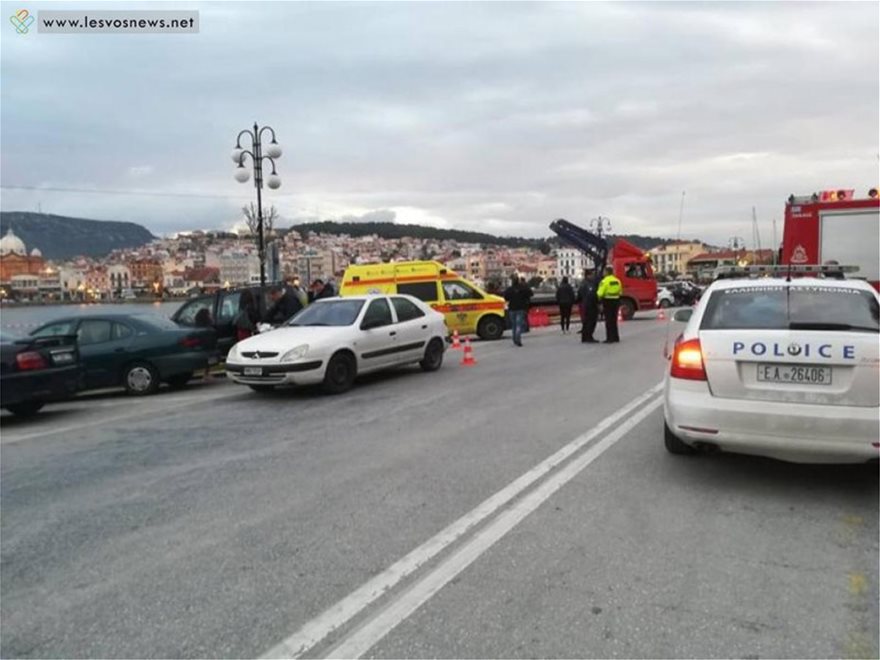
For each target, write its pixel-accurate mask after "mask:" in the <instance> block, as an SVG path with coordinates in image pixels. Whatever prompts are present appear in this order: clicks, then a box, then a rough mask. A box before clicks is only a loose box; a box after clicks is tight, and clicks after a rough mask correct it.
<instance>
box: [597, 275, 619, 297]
mask: <svg viewBox="0 0 880 660" xmlns="http://www.w3.org/2000/svg"><path fill="white" fill-rule="evenodd" d="M622 290H623V285H622V284H621V283H620V280H619V279H617V278H616V277H615V276H614V275H606V276H605V277H603V278H602V281H601V282H599V290H598V291H596V297H597V298H598V299H599V300H604V299H608V300H617V299H618V298H620V292H621V291H622Z"/></svg>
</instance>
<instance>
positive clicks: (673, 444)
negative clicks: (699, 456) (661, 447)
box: [663, 422, 697, 455]
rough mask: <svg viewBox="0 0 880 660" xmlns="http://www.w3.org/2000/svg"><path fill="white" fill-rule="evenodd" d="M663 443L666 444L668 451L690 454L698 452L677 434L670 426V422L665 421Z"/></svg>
mask: <svg viewBox="0 0 880 660" xmlns="http://www.w3.org/2000/svg"><path fill="white" fill-rule="evenodd" d="M663 444H665V445H666V451H668V452H669V453H670V454H679V455H690V454H696V453H697V450H696V449H694V448H693V447H691V446H690V445H689V444H686V443H685V442H682V440H681V439H680V438H679V437H678V436H677V435H675V434H674V433H673V432H672V430H671V429H670V428H669V424H667V423H666V422H663Z"/></svg>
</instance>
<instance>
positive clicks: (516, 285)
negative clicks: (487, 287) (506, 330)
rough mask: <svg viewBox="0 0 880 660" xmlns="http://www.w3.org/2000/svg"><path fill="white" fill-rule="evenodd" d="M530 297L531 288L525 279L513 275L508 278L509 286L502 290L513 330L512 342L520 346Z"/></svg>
mask: <svg viewBox="0 0 880 660" xmlns="http://www.w3.org/2000/svg"><path fill="white" fill-rule="evenodd" d="M531 298H532V290H531V289H530V288H529V286H528V285H527V284H526V282H525V280H523V279H520V278H519V277H517V276H516V275H514V276H513V277H512V278H511V280H510V286H509V287H508V288H507V290H506V291H505V292H504V299H505V300H506V301H507V311H508V313H509V314H510V327H511V329H512V330H513V343H514V344H515V345H516V346H520V347H521V346H522V333H523V327H524V326H525V322H526V314H527V313H528V311H529V301H530V300H531Z"/></svg>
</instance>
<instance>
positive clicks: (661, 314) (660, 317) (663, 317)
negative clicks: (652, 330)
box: [657, 307, 666, 321]
mask: <svg viewBox="0 0 880 660" xmlns="http://www.w3.org/2000/svg"><path fill="white" fill-rule="evenodd" d="M657 320H658V321H665V320H666V312H664V311H663V308H662V307H661V308H660V311H659V312H657Z"/></svg>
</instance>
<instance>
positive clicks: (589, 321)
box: [577, 268, 599, 344]
mask: <svg viewBox="0 0 880 660" xmlns="http://www.w3.org/2000/svg"><path fill="white" fill-rule="evenodd" d="M596 288H597V287H596V272H595V271H594V270H593V269H592V268H591V269H588V270H585V271H584V281H583V283H582V284H581V286H580V288H579V289H578V294H577V302H578V303H580V308H581V309H580V311H581V323H582V325H581V343H582V344H595V343H596V340H595V339H594V338H593V333H594V332H595V331H596V321H597V320H598V319H599V300H598V298H596Z"/></svg>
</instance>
